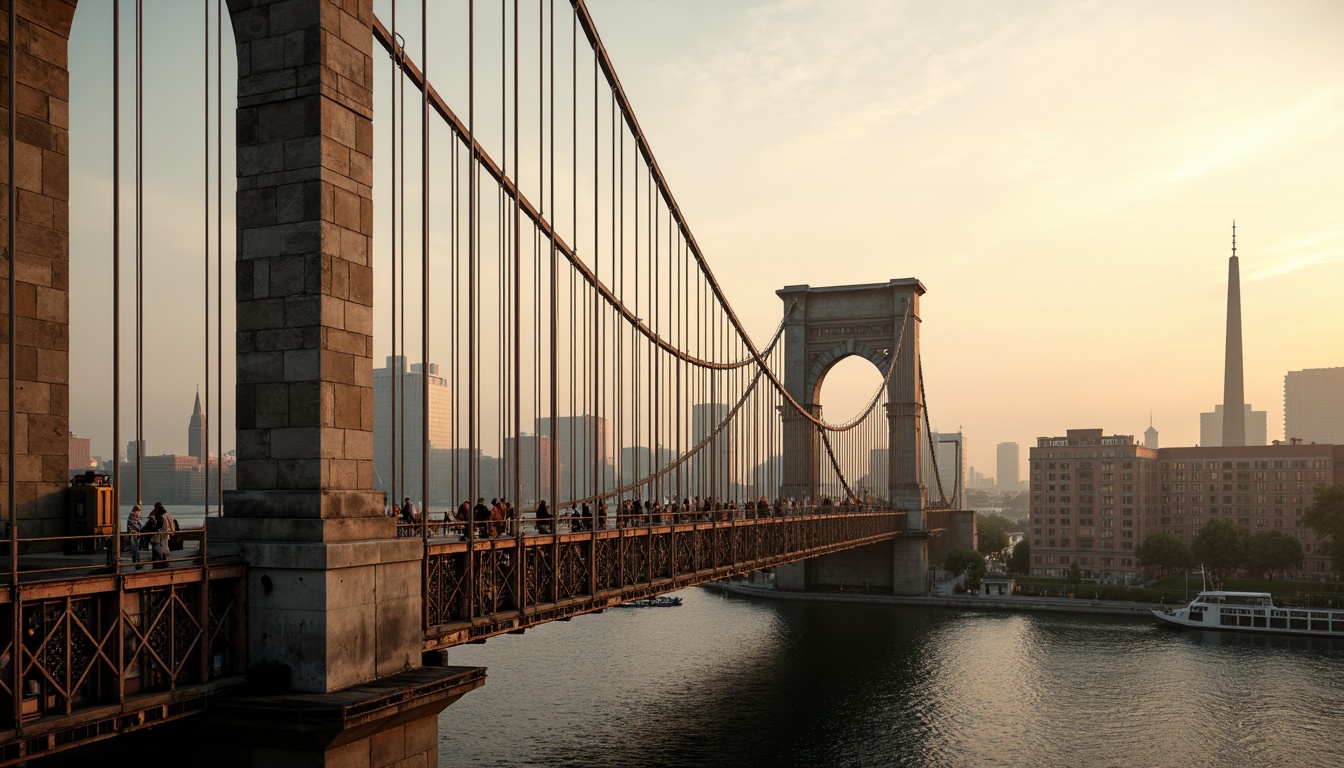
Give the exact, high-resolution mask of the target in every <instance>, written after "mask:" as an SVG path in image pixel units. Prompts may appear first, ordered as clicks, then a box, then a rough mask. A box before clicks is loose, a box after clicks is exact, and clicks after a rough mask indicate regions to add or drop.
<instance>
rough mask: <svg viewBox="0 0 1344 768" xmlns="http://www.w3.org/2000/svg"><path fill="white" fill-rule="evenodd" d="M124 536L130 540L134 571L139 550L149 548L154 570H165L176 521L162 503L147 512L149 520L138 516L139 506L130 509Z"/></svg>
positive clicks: (138, 559) (137, 568) (155, 504)
mask: <svg viewBox="0 0 1344 768" xmlns="http://www.w3.org/2000/svg"><path fill="white" fill-rule="evenodd" d="M126 534H127V536H128V537H129V538H130V540H131V562H132V563H134V564H135V568H136V570H139V569H140V568H141V567H142V566H141V565H140V550H141V548H143V547H146V546H147V547H149V554H150V559H151V561H152V562H153V564H154V567H155V568H167V567H168V557H169V555H170V554H171V552H172V546H173V543H172V539H173V536H175V535H176V534H177V520H176V519H174V518H173V516H172V514H171V513H169V512H168V510H167V509H166V508H165V507H164V506H163V502H161V501H156V502H154V508H153V509H151V510H150V511H149V519H148V520H145V519H143V518H142V517H141V516H140V505H139V504H136V505H135V506H134V507H131V514H130V515H128V516H127V517H126Z"/></svg>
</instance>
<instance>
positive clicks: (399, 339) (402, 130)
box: [392, 21, 429, 533]
mask: <svg viewBox="0 0 1344 768" xmlns="http://www.w3.org/2000/svg"><path fill="white" fill-rule="evenodd" d="M422 24H423V21H422ZM422 53H423V52H422ZM422 66H423V65H422ZM422 72H423V70H422ZM397 75H398V78H397V82H398V86H397V90H398V94H397V96H398V98H397V113H398V117H399V123H398V125H399V126H400V127H399V134H398V137H397V144H398V146H399V147H400V150H399V154H398V157H397V158H396V159H395V160H394V162H396V163H397V183H398V184H399V185H400V187H399V189H400V192H401V194H400V195H399V196H398V198H397V200H398V202H399V204H400V205H399V206H398V208H397V219H396V221H394V222H392V226H394V227H399V228H400V229H401V231H400V233H399V235H400V236H399V237H398V239H397V240H398V243H399V245H398V248H397V251H396V253H395V254H394V255H393V258H394V259H396V260H397V262H398V264H397V267H398V270H397V274H398V275H400V279H399V281H397V284H396V285H395V286H394V287H393V290H395V291H396V292H397V296H398V297H400V299H401V300H400V301H398V302H397V304H396V306H394V307H393V311H395V312H397V313H398V326H397V327H398V328H399V329H400V331H401V332H400V333H399V334H397V336H396V338H395V339H394V340H393V352H392V354H394V355H397V356H398V357H400V358H401V361H402V365H401V366H398V367H397V372H398V375H400V376H401V383H400V384H399V385H398V386H397V397H398V400H397V403H398V410H397V411H396V413H394V414H393V415H392V418H393V419H394V420H396V423H397V426H398V427H399V430H398V433H397V434H398V435H400V446H401V461H400V462H399V463H398V464H397V470H396V472H397V478H396V481H395V482H396V485H397V487H398V488H399V490H398V492H397V494H393V498H394V499H396V498H401V499H405V498H407V497H409V496H410V495H411V492H410V490H409V489H408V488H407V487H406V377H407V375H408V371H405V370H403V369H402V366H409V365H410V363H409V358H408V357H406V78H405V76H404V71H403V69H402V68H400V67H398V68H397ZM422 76H423V75H422ZM424 82H425V83H426V85H425V92H428V91H429V85H428V83H429V81H428V80H425V81H424ZM421 375H424V373H423V371H422V372H421ZM408 533H409V531H408Z"/></svg>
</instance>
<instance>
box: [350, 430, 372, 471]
mask: <svg viewBox="0 0 1344 768" xmlns="http://www.w3.org/2000/svg"><path fill="white" fill-rule="evenodd" d="M345 456H346V458H347V459H355V460H361V459H362V460H367V461H372V460H373V432H371V431H369V430H367V429H359V428H358V427H356V428H354V429H347V430H345ZM356 471H358V468H356Z"/></svg>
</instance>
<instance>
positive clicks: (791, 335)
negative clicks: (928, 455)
mask: <svg viewBox="0 0 1344 768" xmlns="http://www.w3.org/2000/svg"><path fill="white" fill-rule="evenodd" d="M775 293H776V295H778V296H779V297H780V299H781V300H782V301H783V302H784V312H785V319H784V387H785V389H786V390H787V391H788V393H789V395H790V396H791V397H792V398H793V399H794V400H795V401H796V402H798V403H800V404H802V405H803V407H804V408H806V409H807V410H808V413H809V414H810V415H811V416H812V417H814V418H817V419H819V418H820V417H821V404H820V402H819V395H820V393H821V386H822V383H823V381H824V380H825V378H826V374H827V373H828V372H829V371H830V370H831V368H832V367H834V366H835V365H836V364H837V363H839V362H840V361H841V360H844V359H845V358H848V357H861V358H863V359H865V360H868V361H869V362H871V363H872V364H873V366H874V367H876V368H877V370H878V372H879V373H881V374H882V375H883V377H884V379H885V380H886V382H887V384H886V387H887V392H886V395H887V398H886V399H887V404H886V415H887V452H886V456H887V473H886V476H887V487H886V489H885V490H886V493H887V497H886V501H887V503H888V504H890V505H891V506H892V507H894V508H895V509H897V510H899V511H902V512H904V513H905V516H906V518H905V519H906V529H907V535H906V536H904V537H901V538H899V539H897V540H896V542H895V544H894V545H886V544H879V545H874V546H873V547H869V548H867V549H885V550H887V551H888V552H891V551H893V550H891V547H892V546H894V547H895V549H894V557H892V556H891V555H889V554H888V552H882V553H877V554H873V553H865V552H863V551H862V550H856V551H855V552H854V553H842V554H837V555H830V556H827V558H825V559H826V560H827V561H828V563H830V565H828V566H826V567H822V568H820V569H819V568H818V566H817V565H816V564H813V565H812V571H808V570H807V567H808V566H807V564H805V563H798V564H794V565H791V566H786V567H784V568H783V569H782V570H783V571H784V573H783V574H782V577H783V578H782V584H783V585H785V586H791V585H792V586H794V588H803V589H806V588H809V587H810V586H812V585H813V584H815V583H816V581H817V580H818V579H819V578H825V577H823V576H822V574H823V573H826V572H829V571H832V570H833V571H834V573H831V576H830V578H834V579H838V580H841V581H843V580H844V578H845V573H846V572H848V573H849V575H850V583H852V584H858V583H873V582H874V581H876V582H877V583H881V584H883V585H886V584H890V587H891V589H892V591H893V592H895V593H897V594H923V593H924V591H925V586H926V581H927V571H928V546H927V533H926V530H925V514H924V510H925V508H926V507H927V494H926V491H925V488H924V485H923V483H922V482H921V481H920V478H921V477H922V472H921V463H922V462H923V452H922V451H921V450H920V446H921V445H922V442H921V441H923V440H925V439H927V436H926V435H925V434H924V432H923V428H922V427H923V423H924V402H923V392H922V391H921V387H920V385H919V355H920V347H919V325H920V315H919V299H920V297H921V296H923V295H924V293H925V288H924V285H923V284H922V283H921V282H920V281H919V280H917V279H914V278H905V279H895V280H889V281H887V282H885V283H866V284H858V285H838V286H825V287H817V288H814V287H812V286H809V285H791V286H786V287H784V288H781V289H779V290H778V291H776V292H775ZM892 366H895V370H892ZM782 410H783V413H782V414H781V415H782V417H783V421H784V467H785V476H786V478H787V480H786V484H785V485H784V486H783V488H782V489H781V491H782V494H783V495H784V496H790V497H793V498H795V499H800V500H801V499H803V498H811V499H817V498H818V494H819V473H820V467H821V463H822V461H823V460H824V458H825V457H824V454H823V453H822V441H821V437H820V432H819V428H818V427H817V425H816V424H815V423H814V422H813V421H811V420H810V419H808V418H807V416H805V415H803V414H802V413H799V412H798V411H797V410H795V409H794V408H792V407H791V406H788V405H785V406H784V407H783V409H782ZM846 562H848V563H850V565H851V566H852V568H846V566H845V565H843V564H844V563H846ZM789 569H794V570H795V571H796V572H790V571H789ZM874 569H876V570H874ZM809 573H810V574H811V576H810V577H809V576H808V574H809Z"/></svg>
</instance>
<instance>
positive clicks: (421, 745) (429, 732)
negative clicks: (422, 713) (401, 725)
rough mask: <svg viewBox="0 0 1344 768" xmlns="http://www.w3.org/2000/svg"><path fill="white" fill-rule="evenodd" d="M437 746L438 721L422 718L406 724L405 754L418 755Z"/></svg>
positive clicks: (433, 718) (435, 718)
mask: <svg viewBox="0 0 1344 768" xmlns="http://www.w3.org/2000/svg"><path fill="white" fill-rule="evenodd" d="M438 746H439V719H438V718H437V717H424V718H421V719H419V720H416V721H414V722H410V723H407V724H406V754H407V755H418V754H420V753H422V752H430V751H433V750H436V749H437V748H438Z"/></svg>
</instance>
